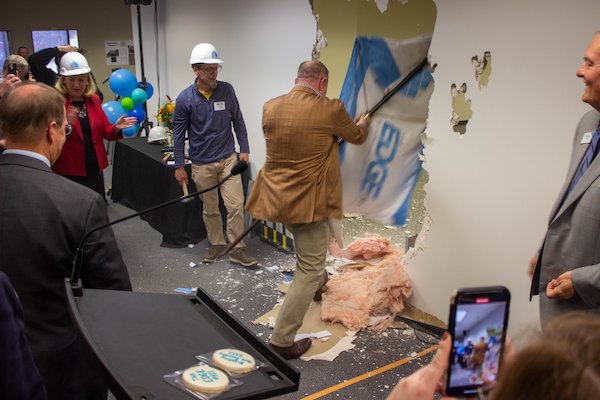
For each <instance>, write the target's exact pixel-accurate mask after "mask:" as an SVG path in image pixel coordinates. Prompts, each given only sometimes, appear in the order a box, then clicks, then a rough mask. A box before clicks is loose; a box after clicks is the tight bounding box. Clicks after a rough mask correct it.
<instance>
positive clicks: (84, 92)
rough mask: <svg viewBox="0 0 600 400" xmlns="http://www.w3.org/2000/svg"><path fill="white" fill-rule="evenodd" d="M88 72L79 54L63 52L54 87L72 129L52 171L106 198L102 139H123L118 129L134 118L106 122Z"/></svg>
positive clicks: (104, 155) (105, 163) (87, 66)
mask: <svg viewBox="0 0 600 400" xmlns="http://www.w3.org/2000/svg"><path fill="white" fill-rule="evenodd" d="M90 71H91V69H90V67H89V64H88V62H87V60H86V59H85V57H84V56H83V55H81V54H80V53H77V52H69V53H66V54H65V55H64V56H63V57H62V58H61V60H60V78H59V79H58V81H57V82H56V88H57V89H58V91H59V92H61V93H62V94H63V95H64V96H65V99H66V104H65V106H66V107H67V114H68V116H69V117H70V118H69V121H72V122H71V125H72V126H73V131H72V132H71V134H70V135H69V136H67V140H66V142H65V145H64V146H63V148H62V151H61V153H60V157H59V158H58V160H56V162H55V163H54V165H53V166H52V170H54V172H56V173H57V174H60V175H63V176H65V177H66V178H69V179H71V180H72V181H75V182H77V183H80V184H82V185H84V186H87V187H89V188H90V189H92V190H94V191H96V192H98V193H99V194H100V195H101V196H102V197H103V198H105V196H104V176H103V173H102V171H103V170H104V168H106V167H107V166H108V158H107V157H106V149H105V148H104V139H106V140H118V139H122V138H123V135H122V133H121V131H122V130H123V129H125V128H129V127H130V126H133V125H134V124H135V122H136V118H135V117H126V116H121V117H120V118H119V119H118V120H117V121H116V122H115V124H114V125H112V124H111V123H110V122H109V121H108V118H107V116H106V114H105V113H104V110H103V109H102V105H101V104H100V98H99V97H98V95H97V94H96V84H95V83H94V80H93V79H92V78H91V76H90Z"/></svg>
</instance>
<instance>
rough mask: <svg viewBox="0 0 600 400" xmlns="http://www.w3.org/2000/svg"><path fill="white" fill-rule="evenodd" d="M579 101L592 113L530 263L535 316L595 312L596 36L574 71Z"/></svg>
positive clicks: (599, 102) (598, 257)
mask: <svg viewBox="0 0 600 400" xmlns="http://www.w3.org/2000/svg"><path fill="white" fill-rule="evenodd" d="M577 76H578V77H580V78H582V79H583V83H584V84H585V89H584V92H583V95H582V97H581V100H582V101H584V102H585V103H588V104H589V105H590V106H592V107H593V108H594V109H593V110H590V111H588V112H587V113H586V114H585V115H584V116H583V117H582V118H581V120H580V121H579V125H578V126H577V130H576V132H575V137H574V139H573V152H572V155H571V163H570V165H569V171H568V173H567V179H566V181H565V184H564V186H563V188H562V190H561V192H560V194H559V196H558V199H557V200H556V203H555V204H554V207H553V208H552V212H551V213H550V221H549V224H548V230H547V233H546V237H545V240H544V244H543V246H542V249H541V250H540V251H539V252H538V254H537V255H536V256H534V257H533V258H532V259H531V261H530V263H529V274H530V276H531V277H532V278H533V280H532V285H531V294H532V295H535V294H539V295H540V316H541V319H542V322H543V323H545V322H546V321H547V320H549V319H550V318H551V317H553V316H556V315H560V314H563V313H566V312H568V311H571V310H587V311H591V312H594V313H596V314H600V157H596V154H597V151H598V149H599V148H600V124H599V122H600V32H598V33H596V34H595V35H594V37H593V38H592V41H591V42H590V43H589V45H588V47H587V49H586V51H585V53H584V57H583V64H582V65H581V66H580V67H579V69H578V70H577Z"/></svg>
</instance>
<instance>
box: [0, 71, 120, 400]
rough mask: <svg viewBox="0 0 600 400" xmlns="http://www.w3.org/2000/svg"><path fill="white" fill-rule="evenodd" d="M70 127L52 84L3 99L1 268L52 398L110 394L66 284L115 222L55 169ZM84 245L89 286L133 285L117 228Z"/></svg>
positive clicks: (99, 202)
mask: <svg viewBox="0 0 600 400" xmlns="http://www.w3.org/2000/svg"><path fill="white" fill-rule="evenodd" d="M70 130H71V127H70V126H69V125H68V122H67V118H66V110H65V105H64V98H63V97H62V96H61V95H60V93H58V91H56V90H55V89H54V88H52V87H49V86H46V85H43V84H41V83H20V84H18V85H16V86H15V87H14V88H13V89H12V90H10V91H9V92H8V93H7V94H6V95H5V96H3V97H2V100H0V131H1V132H2V133H3V134H4V137H5V139H6V150H5V151H4V153H3V154H2V155H0V188H2V189H1V190H0V271H2V272H4V273H6V274H7V275H8V277H9V278H10V280H11V281H12V284H13V286H14V288H15V290H16V292H17V294H18V296H19V299H20V301H21V304H22V305H23V311H24V319H25V334H26V336H27V339H28V340H29V344H30V346H31V350H32V354H33V357H34V360H35V363H36V365H37V367H38V370H39V372H40V375H41V376H42V379H43V381H44V385H45V386H46V390H47V392H48V398H49V399H82V398H84V397H86V398H96V399H100V398H104V399H106V394H107V389H106V386H105V385H103V383H102V382H97V381H95V382H92V381H91V380H88V379H87V378H86V377H84V376H82V374H86V373H87V371H88V369H87V367H88V366H89V362H87V361H86V360H85V358H84V355H83V354H84V353H83V349H82V344H81V342H80V340H79V338H78V335H77V332H76V330H75V327H74V325H73V323H72V322H71V318H70V316H69V312H68V308H67V300H66V293H65V287H64V279H65V278H66V277H69V276H70V273H71V269H72V262H73V257H74V254H75V250H76V248H77V247H78V245H79V242H80V241H81V240H82V238H83V237H84V234H85V233H86V232H87V231H89V230H90V229H91V228H94V227H97V226H99V225H102V224H104V223H106V222H108V217H107V214H106V205H105V203H104V200H103V199H102V198H101V197H100V196H99V195H98V194H97V193H95V192H93V191H92V190H90V189H88V188H86V187H85V186H82V185H78V184H76V183H74V182H71V181H70V180H68V179H65V178H63V177H62V176H59V175H56V174H54V173H53V172H52V170H51V169H50V166H51V164H52V163H53V162H54V161H56V159H57V158H58V156H59V154H60V151H61V149H62V146H63V144H64V142H65V139H66V135H67V134H68V133H70ZM83 248H84V250H85V260H84V265H83V266H82V271H81V278H82V284H83V286H84V287H89V288H101V289H119V290H131V283H130V281H129V275H128V273H127V269H126V267H125V264H124V263H123V259H122V258H121V253H120V251H119V248H118V247H117V244H116V241H115V237H114V234H113V232H112V230H111V229H110V228H106V229H101V230H98V231H97V232H95V233H93V234H91V235H90V236H89V237H88V238H87V239H86V240H85V242H84V244H83ZM96 375H98V373H96ZM89 376H93V374H90V375H89ZM84 380H85V384H84ZM90 383H92V384H91V385H90ZM90 389H91V390H90ZM86 392H88V393H86Z"/></svg>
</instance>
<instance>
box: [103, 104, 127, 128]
mask: <svg viewBox="0 0 600 400" xmlns="http://www.w3.org/2000/svg"><path fill="white" fill-rule="evenodd" d="M102 109H103V110H104V113H105V114H106V116H107V117H108V120H109V121H110V123H111V124H114V123H115V122H117V120H118V119H119V117H120V116H121V115H125V114H126V111H125V110H124V109H123V106H122V105H121V103H120V102H118V101H108V102H106V103H104V104H102Z"/></svg>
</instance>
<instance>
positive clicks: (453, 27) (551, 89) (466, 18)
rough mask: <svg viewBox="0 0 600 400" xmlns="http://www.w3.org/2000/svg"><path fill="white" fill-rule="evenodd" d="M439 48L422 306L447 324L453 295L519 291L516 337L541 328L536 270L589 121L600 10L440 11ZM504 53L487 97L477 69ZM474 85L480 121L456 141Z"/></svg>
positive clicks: (552, 5) (501, 7) (515, 4)
mask: <svg viewBox="0 0 600 400" xmlns="http://www.w3.org/2000/svg"><path fill="white" fill-rule="evenodd" d="M436 4H437V7H438V17H437V21H436V27H435V31H434V35H433V42H432V46H431V48H430V54H431V56H432V59H433V60H435V61H436V62H437V63H438V67H437V69H436V70H435V73H434V78H435V92H434V94H433V97H432V99H431V102H430V110H429V125H428V127H427V135H428V137H429V139H430V140H429V141H428V144H427V146H426V148H425V156H426V158H427V162H426V163H425V168H426V169H427V170H428V172H429V183H428V184H427V185H426V187H425V189H426V191H427V197H426V200H425V204H426V208H427V210H428V211H429V213H430V215H431V218H432V220H433V225H432V227H431V230H430V232H429V235H428V237H427V239H426V241H425V249H424V251H423V252H421V253H420V254H419V255H417V257H416V258H414V259H413V261H412V262H411V264H410V266H409V273H410V275H411V277H412V278H413V279H414V281H415V288H416V291H415V298H414V299H413V301H415V303H416V305H417V306H419V307H421V308H423V309H425V310H427V311H430V312H433V313H434V314H436V315H438V316H440V317H442V318H443V319H444V320H445V319H446V318H447V316H446V313H447V309H448V307H447V303H448V297H449V295H450V291H451V289H452V288H455V287H461V286H480V285H492V284H503V285H506V286H507V287H508V288H509V289H510V291H511V292H512V306H511V317H510V323H509V330H510V331H512V332H515V331H516V330H520V329H521V328H525V327H529V326H531V325H536V324H537V323H538V321H539V312H538V308H537V301H536V302H534V303H529V300H528V293H529V279H528V278H527V275H526V268H527V262H528V260H529V259H530V258H531V256H532V255H533V253H534V251H535V250H536V248H537V246H538V245H539V243H540V241H541V239H542V235H543V234H544V228H545V225H546V223H547V216H548V213H549V211H550V207H551V206H552V203H553V202H554V200H555V198H556V195H557V193H558V190H559V189H560V187H561V185H562V183H563V180H564V177H565V174H566V167H567V163H568V158H569V155H570V144H571V139H572V135H573V133H574V130H575V125H576V123H577V121H578V119H579V117H580V116H581V115H582V114H583V112H584V111H586V110H587V109H588V108H589V106H587V105H586V104H584V103H582V102H581V101H580V96H581V93H582V91H583V84H582V82H581V80H580V79H578V78H577V77H576V76H575V71H576V69H577V67H578V66H579V65H580V63H581V59H582V56H583V51H584V49H585V47H586V46H587V43H588V42H589V40H590V38H591V37H592V35H593V33H594V32H595V30H596V29H598V23H597V15H598V13H599V12H600V3H598V2H597V1H595V0H580V1H577V3H576V5H577V6H575V3H569V2H564V1H558V0H552V1H548V0H528V1H520V0H508V1H497V0H453V1H442V0H439V1H437V2H436ZM485 50H490V51H491V52H492V65H493V67H492V68H493V69H492V75H491V78H490V83H489V86H488V87H487V88H486V89H484V90H482V91H479V89H478V88H477V85H476V84H475V79H474V72H473V68H472V67H471V65H470V59H471V57H472V56H473V55H476V54H479V55H481V54H483V52H484V51H485ZM463 81H464V82H467V85H468V87H469V89H468V92H467V94H468V97H470V98H471V100H472V109H473V118H472V119H471V121H470V122H469V123H468V125H467V133H466V135H464V136H463V137H459V136H458V135H457V134H456V133H454V132H452V129H451V128H450V125H449V121H450V117H451V112H452V110H451V97H450V85H451V84H452V83H453V82H455V83H457V84H458V85H460V84H461V83H462V82H463Z"/></svg>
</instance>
